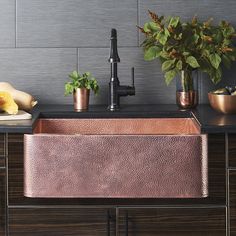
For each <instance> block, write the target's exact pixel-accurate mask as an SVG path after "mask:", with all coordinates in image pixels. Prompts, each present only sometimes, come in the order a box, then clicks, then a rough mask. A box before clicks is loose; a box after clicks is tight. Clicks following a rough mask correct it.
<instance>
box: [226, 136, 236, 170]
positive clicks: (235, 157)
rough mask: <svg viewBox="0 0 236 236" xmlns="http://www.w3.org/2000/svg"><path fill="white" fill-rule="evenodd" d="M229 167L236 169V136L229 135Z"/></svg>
mask: <svg viewBox="0 0 236 236" xmlns="http://www.w3.org/2000/svg"><path fill="white" fill-rule="evenodd" d="M228 155H229V167H236V134H229V135H228Z"/></svg>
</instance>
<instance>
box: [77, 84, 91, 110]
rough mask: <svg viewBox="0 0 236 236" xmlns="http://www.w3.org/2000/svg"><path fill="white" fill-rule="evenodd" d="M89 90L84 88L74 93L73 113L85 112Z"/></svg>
mask: <svg viewBox="0 0 236 236" xmlns="http://www.w3.org/2000/svg"><path fill="white" fill-rule="evenodd" d="M89 94H90V90H89V89H86V88H77V89H76V90H75V91H74V93H73V97H74V109H75V111H86V110H88V106H89Z"/></svg>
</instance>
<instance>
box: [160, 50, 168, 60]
mask: <svg viewBox="0 0 236 236" xmlns="http://www.w3.org/2000/svg"><path fill="white" fill-rule="evenodd" d="M160 57H162V58H164V59H169V58H170V56H169V53H168V52H166V51H161V52H160Z"/></svg>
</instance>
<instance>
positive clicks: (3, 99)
mask: <svg viewBox="0 0 236 236" xmlns="http://www.w3.org/2000/svg"><path fill="white" fill-rule="evenodd" d="M0 110H3V111H5V112H7V113H8V114H11V115H13V114H17V112H18V106H17V104H16V103H15V101H14V99H13V98H12V96H11V94H10V93H8V92H4V91H0Z"/></svg>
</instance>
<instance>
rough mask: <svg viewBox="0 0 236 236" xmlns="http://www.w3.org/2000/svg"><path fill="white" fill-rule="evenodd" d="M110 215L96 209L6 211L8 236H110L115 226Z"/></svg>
mask: <svg viewBox="0 0 236 236" xmlns="http://www.w3.org/2000/svg"><path fill="white" fill-rule="evenodd" d="M112 214H113V210H112V209H98V208H97V209H90V208H57V209H55V208H16V209H10V210H9V235H11V236H20V235H21V236H23V235H24V236H52V235H56V236H66V235H71V236H73V235H75V236H80V235H81V236H87V235H88V236H104V235H108V236H109V235H110V236H114V235H115V223H114V221H113V220H112ZM109 215H110V216H111V219H109ZM109 222H110V224H109Z"/></svg>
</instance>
